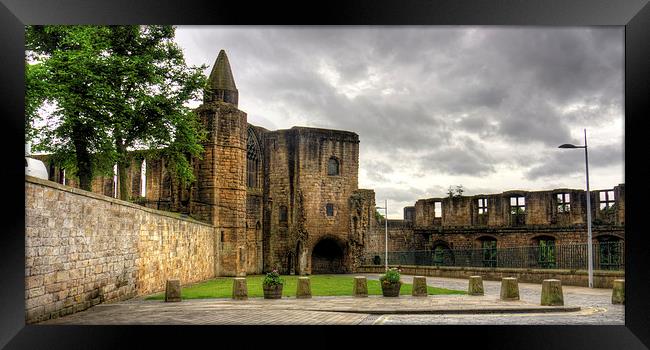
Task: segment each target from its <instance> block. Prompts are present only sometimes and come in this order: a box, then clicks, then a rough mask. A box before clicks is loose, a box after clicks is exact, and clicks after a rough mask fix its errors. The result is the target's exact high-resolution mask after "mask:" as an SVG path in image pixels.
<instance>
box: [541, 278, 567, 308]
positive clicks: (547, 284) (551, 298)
mask: <svg viewBox="0 0 650 350" xmlns="http://www.w3.org/2000/svg"><path fill="white" fill-rule="evenodd" d="M541 299H542V300H541V304H542V305H543V306H562V305H564V296H563V295H562V282H561V281H560V280H556V279H548V280H543V281H542V298H541Z"/></svg>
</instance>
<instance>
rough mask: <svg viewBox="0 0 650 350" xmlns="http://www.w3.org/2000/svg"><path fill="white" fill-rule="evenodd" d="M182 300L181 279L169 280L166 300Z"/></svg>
mask: <svg viewBox="0 0 650 350" xmlns="http://www.w3.org/2000/svg"><path fill="white" fill-rule="evenodd" d="M172 301H181V281H180V280H178V279H173V280H167V285H166V286H165V302H172Z"/></svg>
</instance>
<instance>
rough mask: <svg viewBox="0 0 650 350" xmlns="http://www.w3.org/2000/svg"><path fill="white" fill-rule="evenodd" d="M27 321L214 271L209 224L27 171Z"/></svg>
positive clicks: (196, 278) (196, 279)
mask: <svg viewBox="0 0 650 350" xmlns="http://www.w3.org/2000/svg"><path fill="white" fill-rule="evenodd" d="M25 223H26V225H25V226H26V227H25V285H26V286H25V304H26V305H25V306H26V320H27V322H28V323H32V322H37V321H41V320H45V319H48V318H52V317H58V316H62V315H66V314H69V313H73V312H77V311H81V310H84V309H87V308H89V307H90V306H92V305H96V304H98V303H102V302H112V301H118V300H124V299H128V298H131V297H134V296H137V295H143V294H149V293H153V292H157V291H161V290H164V287H165V280H167V279H169V278H179V279H180V280H181V281H182V283H183V284H185V283H193V282H199V281H203V280H206V279H209V278H213V277H214V276H215V269H214V265H215V263H214V250H213V247H214V246H215V244H216V242H215V240H217V239H218V237H216V235H215V234H214V228H213V226H211V225H207V224H204V223H201V222H198V221H195V220H192V219H189V218H187V217H182V215H181V214H173V213H166V212H162V211H157V210H152V209H148V208H145V207H142V206H139V205H136V204H132V203H129V202H124V201H120V200H116V199H113V198H110V197H106V196H103V195H98V194H94V193H91V192H87V191H82V190H79V189H76V188H72V187H68V186H63V185H59V184H56V183H54V182H51V181H45V180H40V179H37V178H33V177H26V181H25Z"/></svg>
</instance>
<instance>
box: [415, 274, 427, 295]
mask: <svg viewBox="0 0 650 350" xmlns="http://www.w3.org/2000/svg"><path fill="white" fill-rule="evenodd" d="M411 295H412V296H414V297H426V296H427V295H428V293H427V278H426V277H424V276H413V288H412V289H411Z"/></svg>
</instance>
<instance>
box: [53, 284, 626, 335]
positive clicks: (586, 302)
mask: <svg viewBox="0 0 650 350" xmlns="http://www.w3.org/2000/svg"><path fill="white" fill-rule="evenodd" d="M366 276H367V277H368V279H378V278H379V275H378V274H367V275H366ZM402 280H403V281H404V282H406V283H411V281H412V276H402ZM427 283H428V284H429V285H433V286H436V287H443V288H449V289H461V290H465V289H466V288H467V283H468V282H467V280H464V279H448V278H435V277H427ZM484 288H485V292H486V293H485V296H478V297H476V296H462V295H437V296H429V297H426V298H415V297H411V296H400V297H399V298H383V297H381V296H370V297H368V298H354V297H314V298H312V299H300V300H298V299H295V298H283V299H280V300H265V299H263V298H250V299H249V300H247V301H235V300H231V299H194V300H184V301H182V302H180V303H164V302H161V301H148V300H143V299H144V298H136V299H132V300H129V301H126V302H120V303H112V304H100V305H97V306H95V307H92V308H91V309H88V310H86V311H83V312H80V313H77V314H73V315H69V316H66V317H62V318H58V319H54V320H49V321H45V322H42V323H41V324H103V325H106V324H224V325H225V324H239V325H270V324H286V325H291V324H308V325H313V324H339V325H342V324H343V325H353V324H623V319H624V316H623V309H624V308H623V306H621V305H611V303H610V298H611V290H610V289H591V290H590V289H588V288H581V287H568V286H565V287H563V289H564V298H565V306H567V307H575V306H580V310H579V311H574V312H552V313H548V312H546V313H539V312H535V313H526V314H517V313H512V312H507V313H505V312H499V313H491V314H482V315H475V314H472V315H466V314H465V315H463V314H406V315H405V314H394V313H395V312H404V310H411V311H413V312H414V313H416V312H422V311H423V310H424V311H425V312H438V313H440V312H444V310H455V311H456V312H458V311H460V312H462V311H463V310H471V309H481V310H486V309H492V310H496V309H501V310H502V311H508V310H510V311H512V310H517V309H519V310H521V309H522V308H528V309H536V310H540V311H550V310H549V309H550V307H542V306H539V297H540V292H541V285H537V284H528V283H520V284H519V289H520V295H521V301H518V302H504V301H500V300H498V298H499V288H500V282H494V281H484ZM377 312H380V314H376V313H377Z"/></svg>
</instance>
